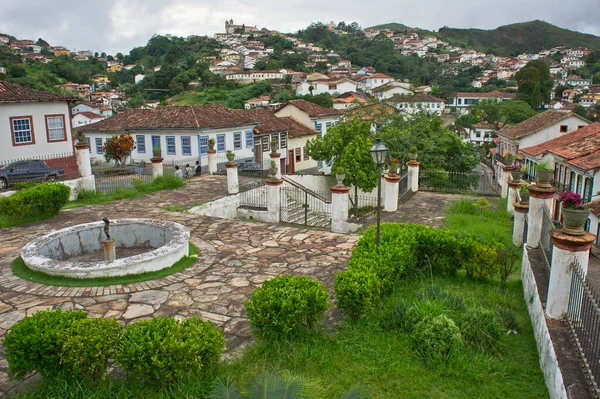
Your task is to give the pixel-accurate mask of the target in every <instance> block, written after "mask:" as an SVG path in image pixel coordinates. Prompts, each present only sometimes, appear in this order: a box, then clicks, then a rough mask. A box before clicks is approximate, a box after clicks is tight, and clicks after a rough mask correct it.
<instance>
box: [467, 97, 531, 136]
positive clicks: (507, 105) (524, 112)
mask: <svg viewBox="0 0 600 399" xmlns="http://www.w3.org/2000/svg"><path fill="white" fill-rule="evenodd" d="M471 113H472V114H473V115H476V116H477V118H478V120H479V121H483V122H486V123H488V124H490V125H493V126H494V127H495V128H496V130H500V129H502V128H503V127H504V126H506V125H514V124H517V123H521V122H523V121H524V120H527V119H529V118H531V117H532V116H534V115H535V111H534V110H533V108H531V106H530V105H529V104H528V103H526V102H525V101H521V100H510V101H501V102H498V101H481V102H479V103H477V104H475V105H474V106H473V107H472V110H471Z"/></svg>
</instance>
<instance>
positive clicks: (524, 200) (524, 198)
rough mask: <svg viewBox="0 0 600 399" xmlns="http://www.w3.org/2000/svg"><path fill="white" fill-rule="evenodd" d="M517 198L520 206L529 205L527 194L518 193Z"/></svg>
mask: <svg viewBox="0 0 600 399" xmlns="http://www.w3.org/2000/svg"><path fill="white" fill-rule="evenodd" d="M519 196H520V197H521V201H520V202H521V204H523V205H526V204H529V193H519Z"/></svg>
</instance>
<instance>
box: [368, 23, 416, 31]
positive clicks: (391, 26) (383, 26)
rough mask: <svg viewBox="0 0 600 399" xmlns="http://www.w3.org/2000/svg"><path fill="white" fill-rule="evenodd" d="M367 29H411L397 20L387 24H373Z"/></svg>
mask: <svg viewBox="0 0 600 399" xmlns="http://www.w3.org/2000/svg"><path fill="white" fill-rule="evenodd" d="M367 29H389V30H397V31H402V30H405V29H409V30H410V29H412V28H410V27H408V26H406V25H404V24H400V23H398V22H392V23H389V24H381V25H375V26H371V27H370V28H367Z"/></svg>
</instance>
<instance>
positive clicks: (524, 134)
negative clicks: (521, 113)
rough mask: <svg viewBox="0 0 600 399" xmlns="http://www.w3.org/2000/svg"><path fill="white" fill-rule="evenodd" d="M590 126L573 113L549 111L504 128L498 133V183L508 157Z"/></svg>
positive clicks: (586, 121) (585, 120)
mask: <svg viewBox="0 0 600 399" xmlns="http://www.w3.org/2000/svg"><path fill="white" fill-rule="evenodd" d="M589 124H590V122H589V121H588V120H587V119H584V118H582V117H581V116H579V115H577V114H575V113H573V112H569V113H564V112H557V111H554V110H548V111H546V112H542V113H541V114H538V115H536V116H534V117H532V118H529V119H527V120H526V121H523V122H521V123H518V124H516V125H514V126H507V127H504V128H503V129H501V130H500V131H499V132H498V133H497V134H498V138H499V139H500V140H499V141H500V142H499V144H498V151H497V154H496V158H495V160H496V177H497V178H498V181H499V182H500V181H501V180H500V179H501V178H502V167H503V166H505V165H506V161H505V159H504V157H505V156H506V155H508V154H512V155H516V154H518V153H519V150H520V149H521V148H527V147H533V146H535V145H538V144H542V143H545V142H547V141H549V140H552V139H555V138H557V137H561V136H564V135H565V134H566V133H569V132H572V131H574V130H577V129H579V128H581V127H584V126H587V125H589ZM506 166H508V165H506Z"/></svg>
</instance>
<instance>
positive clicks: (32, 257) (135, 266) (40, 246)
mask: <svg viewBox="0 0 600 399" xmlns="http://www.w3.org/2000/svg"><path fill="white" fill-rule="evenodd" d="M104 225H105V224H104V223H103V222H101V221H100V222H93V223H86V224H80V225H77V226H71V227H67V228H65V229H62V230H58V231H55V232H53V233H50V234H48V235H45V236H44V237H41V238H38V239H36V240H34V241H32V242H30V243H29V244H27V245H26V246H25V247H24V248H23V249H22V250H21V257H22V258H23V261H24V262H25V264H26V265H27V267H29V268H30V269H32V270H36V271H40V272H43V273H46V274H51V275H59V276H65V277H73V278H93V277H111V276H124V275H126V274H139V273H146V272H153V271H156V270H161V269H164V268H167V267H170V266H172V265H173V264H175V263H176V262H178V261H179V260H180V259H181V258H183V257H184V256H187V255H189V244H188V243H189V240H190V232H189V231H188V229H187V228H186V227H185V226H183V225H181V224H179V223H174V222H167V221H163V220H155V219H117V220H113V221H111V222H110V239H111V240H114V245H115V247H116V257H117V258H116V259H115V260H112V261H106V260H105V257H104V245H103V242H105V241H107V240H105V239H104V238H105V237H104V235H105V233H104V231H103V228H104Z"/></svg>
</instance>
